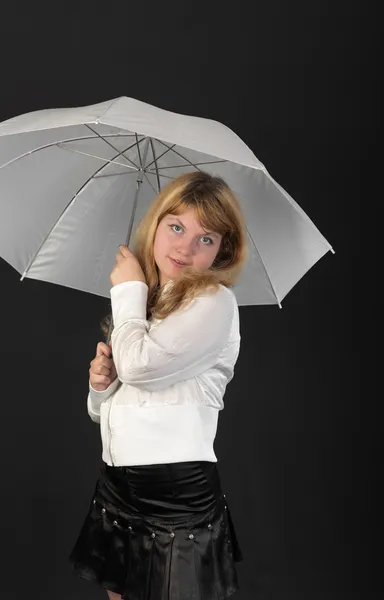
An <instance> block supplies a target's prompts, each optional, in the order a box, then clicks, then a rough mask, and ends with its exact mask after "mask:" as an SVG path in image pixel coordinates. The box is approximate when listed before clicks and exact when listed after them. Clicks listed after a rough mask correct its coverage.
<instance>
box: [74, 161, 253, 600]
mask: <svg viewBox="0 0 384 600" xmlns="http://www.w3.org/2000/svg"><path fill="white" fill-rule="evenodd" d="M116 259H117V261H116V264H115V266H114V268H113V270H112V273H111V276H110V279H111V283H112V288H111V305H112V316H113V326H114V328H113V331H112V336H111V348H112V350H113V358H112V354H111V348H110V347H109V346H108V345H107V344H105V343H103V342H100V343H99V344H98V346H97V353H96V356H95V358H94V359H93V360H92V362H91V368H90V371H89V372H90V381H89V384H90V385H89V395H88V400H87V407H88V413H89V415H90V418H91V419H92V420H93V421H95V422H96V423H100V431H101V439H102V448H103V450H102V460H101V469H100V475H99V477H98V480H97V482H96V488H95V491H94V494H93V497H92V501H91V504H90V507H89V511H88V514H87V516H86V519H85V522H84V525H83V527H82V529H81V532H80V535H79V537H78V540H77V542H76V544H75V546H74V548H73V550H72V552H71V556H70V561H71V563H72V565H73V568H74V570H75V572H76V573H77V574H78V575H80V576H81V577H84V578H86V579H89V580H92V581H95V582H96V583H98V584H99V585H100V586H101V587H103V588H104V589H106V590H107V592H108V596H109V598H110V600H120V598H123V599H124V600H139V599H140V600H192V598H193V600H214V599H215V600H216V599H220V600H223V599H224V598H228V597H229V596H231V595H232V594H233V593H234V592H235V591H236V590H237V589H238V587H239V585H238V580H237V573H236V568H235V563H236V562H238V561H240V560H242V553H241V550H240V547H239V544H238V541H237V538H236V533H235V528H234V525H233V521H232V519H231V515H230V511H229V506H228V502H227V500H226V498H225V494H223V491H222V488H221V483H220V477H219V473H218V469H217V464H216V463H217V458H216V456H215V453H214V449H213V444H214V440H215V436H216V430H217V423H218V414H219V411H220V410H222V409H223V408H224V404H223V396H224V392H225V389H226V385H227V384H228V382H229V381H230V380H231V379H232V377H233V374H234V366H235V363H236V360H237V357H238V354H239V347H240V331H239V312H238V307H237V302H236V299H235V296H234V294H233V292H232V290H231V289H230V288H231V286H232V285H233V284H234V282H235V281H236V279H237V277H238V275H239V273H240V271H241V269H242V267H243V265H244V262H245V259H246V234H245V224H244V219H243V215H242V213H241V210H240V207H239V203H238V200H237V198H236V197H235V195H234V194H233V192H232V191H231V190H230V188H229V187H228V185H227V184H226V183H225V182H224V181H223V180H222V179H221V178H218V177H212V176H211V175H208V174H207V173H203V172H194V173H187V174H184V175H182V176H181V177H178V178H177V179H175V180H173V181H172V182H171V183H170V184H169V185H167V186H166V187H165V188H163V190H162V191H161V193H160V194H159V195H158V196H157V197H156V198H155V201H154V203H153V204H152V206H151V207H150V209H149V210H148V212H147V214H146V215H145V217H144V219H143V220H142V221H141V223H140V226H139V228H138V230H137V231H136V235H135V245H134V252H133V253H132V252H131V251H130V250H129V249H128V248H127V247H126V246H121V247H120V252H119V253H118V254H117V255H116ZM104 331H106V329H104Z"/></svg>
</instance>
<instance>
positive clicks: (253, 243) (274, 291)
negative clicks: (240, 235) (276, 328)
mask: <svg viewBox="0 0 384 600" xmlns="http://www.w3.org/2000/svg"><path fill="white" fill-rule="evenodd" d="M245 229H246V232H247V234H248V237H249V239H250V240H251V242H252V245H253V247H254V249H255V250H256V253H257V255H258V257H259V258H260V260H261V264H262V265H263V269H264V271H265V274H266V276H267V278H268V281H269V284H270V286H271V288H272V291H273V294H274V296H275V298H276V300H277V303H278V305H279V307H280V308H282V306H281V304H280V300H279V298H278V297H277V294H276V290H275V288H274V286H273V283H272V281H271V278H270V276H269V275H268V271H267V268H266V266H265V264H264V261H263V259H262V256H261V254H260V252H259V250H258V249H257V246H256V244H255V241H254V239H253V237H252V236H251V234H250V233H249V230H248V227H247V226H245Z"/></svg>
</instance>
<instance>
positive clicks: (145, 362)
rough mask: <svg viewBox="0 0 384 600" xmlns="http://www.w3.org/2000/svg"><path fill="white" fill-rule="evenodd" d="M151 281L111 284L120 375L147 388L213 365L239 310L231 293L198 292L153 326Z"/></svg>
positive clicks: (114, 345) (114, 347) (114, 343)
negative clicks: (149, 295)
mask: <svg viewBox="0 0 384 600" xmlns="http://www.w3.org/2000/svg"><path fill="white" fill-rule="evenodd" d="M147 293H148V287H147V285H146V284H144V283H142V282H140V281H132V282H124V283H121V284H118V285H116V286H114V287H113V288H112V289H111V303H112V314H113V321H114V329H113V332H112V336H111V340H112V352H113V359H114V363H115V366H116V371H117V374H118V377H119V379H120V381H122V382H123V383H128V384H129V385H133V386H136V387H138V388H143V389H146V390H149V391H156V390H162V389H164V388H166V387H168V386H171V385H174V384H175V383H178V382H180V381H183V380H186V379H189V378H191V377H195V376H196V375H199V374H201V373H203V372H204V371H206V370H207V369H209V368H210V367H212V366H213V365H214V364H215V363H216V362H217V359H218V357H219V355H220V353H221V352H222V350H223V348H224V346H225V345H226V344H227V343H228V341H229V336H230V331H231V326H232V321H233V317H234V314H235V310H238V308H237V303H236V299H235V297H234V295H233V293H232V292H231V291H230V290H228V289H227V288H225V287H224V286H222V287H221V288H220V289H219V291H217V292H213V293H208V292H205V293H204V294H202V295H200V296H198V297H197V298H196V299H195V300H193V301H192V302H190V304H189V305H188V306H187V307H185V308H184V309H180V310H177V311H175V312H173V313H171V314H170V315H169V316H168V317H166V318H165V319H163V320H161V321H160V322H159V323H158V324H157V325H154V326H153V327H152V328H151V329H149V324H148V321H147V320H146V319H145V316H146V302H147Z"/></svg>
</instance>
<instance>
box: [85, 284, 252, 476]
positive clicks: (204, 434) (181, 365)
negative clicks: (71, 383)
mask: <svg viewBox="0 0 384 600" xmlns="http://www.w3.org/2000/svg"><path fill="white" fill-rule="evenodd" d="M147 294H148V286H147V285H146V284H145V283H142V282H140V281H131V282H124V283H120V284H118V285H116V286H114V287H112V288H111V304H112V315H113V322H114V330H113V332H112V336H111V341H112V352H113V359H114V363H115V366H116V371H117V375H118V377H117V378H116V379H115V381H113V382H112V384H111V385H110V386H109V387H108V388H107V389H106V390H105V391H103V392H98V391H96V390H94V389H93V388H92V386H91V385H89V395H88V400H87V407H88V413H89V415H90V417H91V419H92V420H93V421H95V422H97V423H100V431H101V439H102V446H103V452H102V459H103V460H104V461H105V462H106V463H108V464H109V465H111V466H131V465H148V464H160V463H172V462H184V461H194V460H204V461H211V462H217V458H216V456H215V453H214V449H213V443H214V440H215V436H216V430H217V422H218V413H219V410H221V409H223V408H224V403H223V396H224V392H225V389H226V385H227V384H228V382H229V381H230V380H231V379H232V377H233V374H234V366H235V363H236V360H237V357H238V354H239V349H240V330H239V310H238V306H237V302H236V298H235V295H234V293H233V292H232V291H231V290H230V289H228V288H226V287H225V286H223V285H221V286H220V289H219V291H218V292H212V291H207V292H204V293H203V294H201V295H200V296H199V297H198V298H196V299H195V300H193V301H192V302H191V303H190V304H189V305H188V306H187V307H186V308H184V309H181V310H178V311H175V312H173V313H172V314H171V315H169V316H168V317H166V318H165V319H163V320H158V319H150V320H146V304H147Z"/></svg>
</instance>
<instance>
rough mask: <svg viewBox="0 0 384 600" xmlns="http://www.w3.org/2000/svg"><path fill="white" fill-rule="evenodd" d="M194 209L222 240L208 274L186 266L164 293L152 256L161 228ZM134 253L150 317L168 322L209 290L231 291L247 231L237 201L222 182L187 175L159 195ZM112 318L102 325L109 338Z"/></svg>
mask: <svg viewBox="0 0 384 600" xmlns="http://www.w3.org/2000/svg"><path fill="white" fill-rule="evenodd" d="M191 207H192V208H194V209H195V211H196V217H197V220H198V221H199V223H200V224H201V225H202V227H204V228H205V229H207V230H209V231H215V232H217V233H219V234H221V235H222V240H221V244H220V249H219V251H218V253H217V256H216V258H215V260H214V262H213V264H212V266H211V267H210V268H209V269H207V270H205V271H202V270H198V269H196V268H194V267H185V268H184V269H183V270H182V271H181V274H180V276H179V277H178V278H177V279H175V280H173V285H172V286H169V288H167V290H165V291H164V293H163V294H161V291H162V290H161V288H160V283H159V282H160V279H159V271H158V267H157V265H156V262H155V256H154V241H155V236H156V231H157V227H158V225H159V223H160V221H161V220H162V219H163V218H164V217H165V216H166V215H167V214H170V213H171V214H174V215H180V214H181V213H183V212H184V211H185V210H187V209H188V208H191ZM133 253H134V255H135V256H136V258H137V260H138V261H139V263H140V266H141V268H142V270H143V273H144V275H145V279H146V282H147V284H148V288H149V289H148V302H147V318H150V316H151V315H152V316H153V317H155V318H157V319H164V318H165V317H167V316H168V315H170V314H171V313H172V312H173V311H175V310H177V309H178V308H180V307H181V306H182V304H184V302H185V301H191V300H193V299H194V298H196V296H198V295H199V294H201V293H202V292H203V291H205V290H206V289H207V288H208V287H209V288H213V289H216V290H217V289H218V288H219V285H220V284H222V285H224V286H226V287H232V286H233V284H234V283H235V282H236V281H237V279H238V277H239V275H240V272H241V270H242V268H243V266H244V263H245V261H246V258H247V244H246V228H245V221H244V217H243V214H242V211H241V208H240V204H239V201H238V199H237V197H236V196H235V194H234V193H233V191H232V190H231V189H230V187H229V186H228V185H227V183H226V182H225V181H224V180H223V179H222V178H221V177H214V176H212V175H209V174H208V173H206V172H203V171H197V172H191V173H184V174H183V175H181V176H180V177H177V178H176V179H174V180H173V181H171V182H170V183H169V184H168V185H166V186H165V187H164V188H163V189H162V190H161V192H160V193H159V194H158V195H157V196H156V198H155V200H154V201H153V203H152V205H151V206H150V207H149V209H148V211H147V213H146V215H145V216H144V218H143V219H142V220H141V222H140V224H139V226H138V228H137V230H136V232H135V236H134V248H133ZM110 319H111V315H108V316H107V317H106V318H105V319H104V320H103V321H102V323H101V328H102V330H103V332H104V334H105V335H107V334H108V327H109V323H110Z"/></svg>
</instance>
